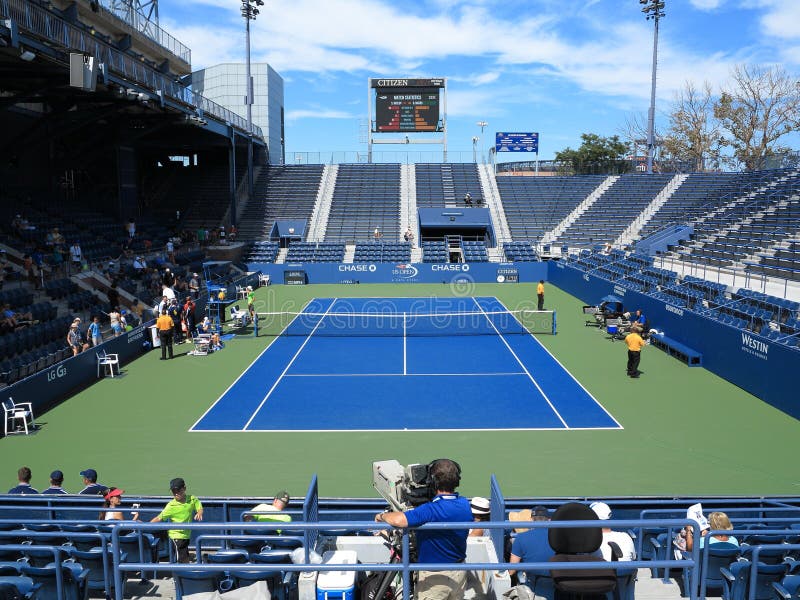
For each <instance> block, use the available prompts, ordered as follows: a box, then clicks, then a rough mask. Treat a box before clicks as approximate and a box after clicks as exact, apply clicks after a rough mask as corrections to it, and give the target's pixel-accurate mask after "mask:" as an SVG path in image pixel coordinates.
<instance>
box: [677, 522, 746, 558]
mask: <svg viewBox="0 0 800 600" xmlns="http://www.w3.org/2000/svg"><path fill="white" fill-rule="evenodd" d="M704 525H705V526H704ZM700 528H701V532H700V548H703V547H704V546H705V541H706V537H708V538H709V540H708V545H709V546H711V545H712V544H718V543H720V542H727V543H728V544H733V545H734V546H738V545H739V540H737V539H736V537H734V536H732V535H724V534H714V535H712V536H708V535H707V534H708V532H709V531H712V530H723V529H724V530H728V531H730V530H731V529H733V524H731V520H730V519H729V518H728V515H726V514H725V513H724V512H712V513H711V514H710V515H708V521H707V523H700ZM683 534H684V536H685V538H686V551H687V552H691V551H692V550H693V549H694V529H693V528H692V527H686V528H685V529H684V530H683Z"/></svg>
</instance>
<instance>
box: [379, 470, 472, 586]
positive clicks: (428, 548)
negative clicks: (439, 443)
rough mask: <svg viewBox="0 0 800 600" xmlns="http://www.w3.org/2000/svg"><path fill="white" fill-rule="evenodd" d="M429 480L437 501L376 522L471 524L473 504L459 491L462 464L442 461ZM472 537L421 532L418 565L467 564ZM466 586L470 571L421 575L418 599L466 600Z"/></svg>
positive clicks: (463, 532) (440, 531)
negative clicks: (469, 542)
mask: <svg viewBox="0 0 800 600" xmlns="http://www.w3.org/2000/svg"><path fill="white" fill-rule="evenodd" d="M429 476H430V478H431V480H432V481H433V487H434V488H435V490H436V495H435V496H434V497H433V500H431V501H430V502H426V503H425V504H422V505H421V506H418V507H417V508H413V509H411V510H408V511H406V512H399V511H395V512H388V513H378V514H377V515H375V520H376V521H379V522H380V521H383V522H385V523H389V525H392V526H393V527H403V528H405V527H417V526H419V525H424V524H425V523H443V522H444V523H469V522H471V521H472V511H471V510H470V506H469V500H467V499H466V498H462V497H461V496H459V495H458V493H457V492H456V491H455V489H456V488H457V487H458V485H459V483H460V482H461V468H460V467H459V466H458V464H457V463H456V462H454V461H452V460H449V459H447V458H440V459H439V460H436V461H434V462H433V463H432V464H431V466H430V471H429ZM468 534H469V530H468V529H467V528H465V529H451V530H450V529H438V530H420V531H417V549H418V555H419V556H418V562H419V563H423V564H424V563H451V564H455V563H463V562H464V559H465V558H466V556H467V535H468ZM466 582H467V572H466V571H419V575H418V580H417V584H416V588H415V589H416V598H417V600H460V599H461V598H463V597H464V590H465V588H466Z"/></svg>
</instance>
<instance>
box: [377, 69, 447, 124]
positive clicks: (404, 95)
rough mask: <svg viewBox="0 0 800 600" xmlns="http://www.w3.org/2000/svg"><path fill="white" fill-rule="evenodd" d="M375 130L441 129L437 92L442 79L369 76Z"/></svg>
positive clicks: (442, 85) (441, 84) (442, 81)
mask: <svg viewBox="0 0 800 600" xmlns="http://www.w3.org/2000/svg"><path fill="white" fill-rule="evenodd" d="M370 87H372V88H374V89H375V126H374V129H373V131H374V132H376V133H391V132H405V133H412V132H417V131H420V132H424V131H432V132H436V131H441V130H442V128H441V126H440V124H439V94H440V90H441V88H443V87H444V80H443V79H371V80H370Z"/></svg>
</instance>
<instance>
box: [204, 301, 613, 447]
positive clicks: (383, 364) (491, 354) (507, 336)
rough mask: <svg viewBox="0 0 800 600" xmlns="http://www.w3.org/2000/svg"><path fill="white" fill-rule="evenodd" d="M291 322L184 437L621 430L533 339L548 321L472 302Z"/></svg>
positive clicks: (340, 312)
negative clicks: (223, 433) (253, 433)
mask: <svg viewBox="0 0 800 600" xmlns="http://www.w3.org/2000/svg"><path fill="white" fill-rule="evenodd" d="M288 316H291V320H289V321H288V322H287V323H286V326H285V327H283V328H282V329H283V331H282V334H281V335H279V336H277V337H275V338H274V340H273V341H272V343H271V344H270V345H269V346H268V347H267V348H266V349H265V350H264V351H263V352H262V353H261V354H260V355H259V356H258V357H257V358H256V359H255V360H254V361H253V362H252V363H251V364H250V365H249V366H248V367H247V368H246V369H245V371H244V372H243V373H242V374H241V375H240V376H239V377H238V378H237V379H236V380H235V381H234V382H233V383H232V384H231V385H230V387H228V389H227V390H226V391H225V393H224V394H222V396H221V397H220V398H219V399H217V400H216V402H214V404H213V405H212V406H211V407H210V408H209V409H208V410H207V411H206V412H205V414H203V415H202V416H201V417H200V418H199V420H198V421H197V422H196V423H195V424H194V426H193V427H192V428H191V431H203V432H212V431H215V432H221V431H226V432H227V431H261V432H263V431H298V432H299V431H306V432H308V431H374V430H383V431H397V430H401V431H402V430H415V431H435V430H476V431H477V430H482V431H486V430H566V429H620V428H621V426H620V424H619V422H618V421H617V420H616V419H615V418H614V417H613V416H612V415H611V414H610V413H609V412H608V411H607V410H606V409H605V408H604V407H603V406H602V405H601V404H600V403H599V402H597V400H595V398H593V397H592V395H591V394H589V392H588V391H586V390H585V389H584V388H583V386H582V385H581V384H580V383H579V382H578V381H577V380H576V379H575V378H574V377H573V376H572V375H571V374H570V373H569V372H568V371H567V370H566V369H565V368H564V367H563V366H562V365H561V364H560V363H559V362H558V361H557V360H556V359H555V358H554V357H553V356H552V355H551V354H550V353H549V352H548V351H547V349H545V348H544V346H542V344H540V343H539V341H538V340H537V339H536V337H534V335H531V333H532V332H543V333H544V332H547V331H552V319H553V318H554V316H553V315H551V314H542V313H536V312H535V311H509V310H508V308H507V307H506V306H505V305H504V304H503V303H502V302H500V301H499V300H498V299H497V298H495V297H491V296H483V297H481V296H479V297H462V298H430V297H429V298H347V299H341V298H338V299H337V298H314V299H313V300H311V301H310V302H309V303H308V304H307V305H306V306H305V308H304V309H303V311H302V312H301V313H299V314H295V315H288ZM288 316H287V318H288ZM268 318H278V317H277V316H276V315H268Z"/></svg>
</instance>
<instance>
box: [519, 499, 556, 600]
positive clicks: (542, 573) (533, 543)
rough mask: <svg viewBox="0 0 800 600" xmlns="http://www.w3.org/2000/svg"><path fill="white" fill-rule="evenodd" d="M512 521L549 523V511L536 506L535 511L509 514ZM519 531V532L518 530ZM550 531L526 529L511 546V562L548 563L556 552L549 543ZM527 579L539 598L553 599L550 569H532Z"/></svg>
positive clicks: (527, 582)
mask: <svg viewBox="0 0 800 600" xmlns="http://www.w3.org/2000/svg"><path fill="white" fill-rule="evenodd" d="M508 518H509V520H510V521H542V522H544V521H549V520H550V517H549V515H548V514H547V509H546V508H545V507H544V506H536V507H534V508H533V510H522V511H519V512H518V513H514V512H512V513H509V515H508ZM517 531H519V530H517ZM547 536H548V530H547V529H546V528H544V527H542V528H536V529H526V530H524V532H523V533H520V534H519V535H517V537H516V538H515V539H514V542H513V544H512V545H511V557H510V559H509V562H512V563H520V562H526V563H531V562H547V561H549V560H550V558H551V557H552V556H555V551H554V550H553V549H552V548H551V547H550V542H549V541H548V537H547ZM508 573H509V575H514V574H515V573H516V571H515V570H509V572H508ZM525 576H526V578H527V580H526V584H527V585H528V587H530V588H531V590H533V592H534V593H535V594H536V595H537V596H539V595H541V596H543V597H546V598H547V597H552V593H553V582H552V579H550V569H531V570H529V571H525Z"/></svg>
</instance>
